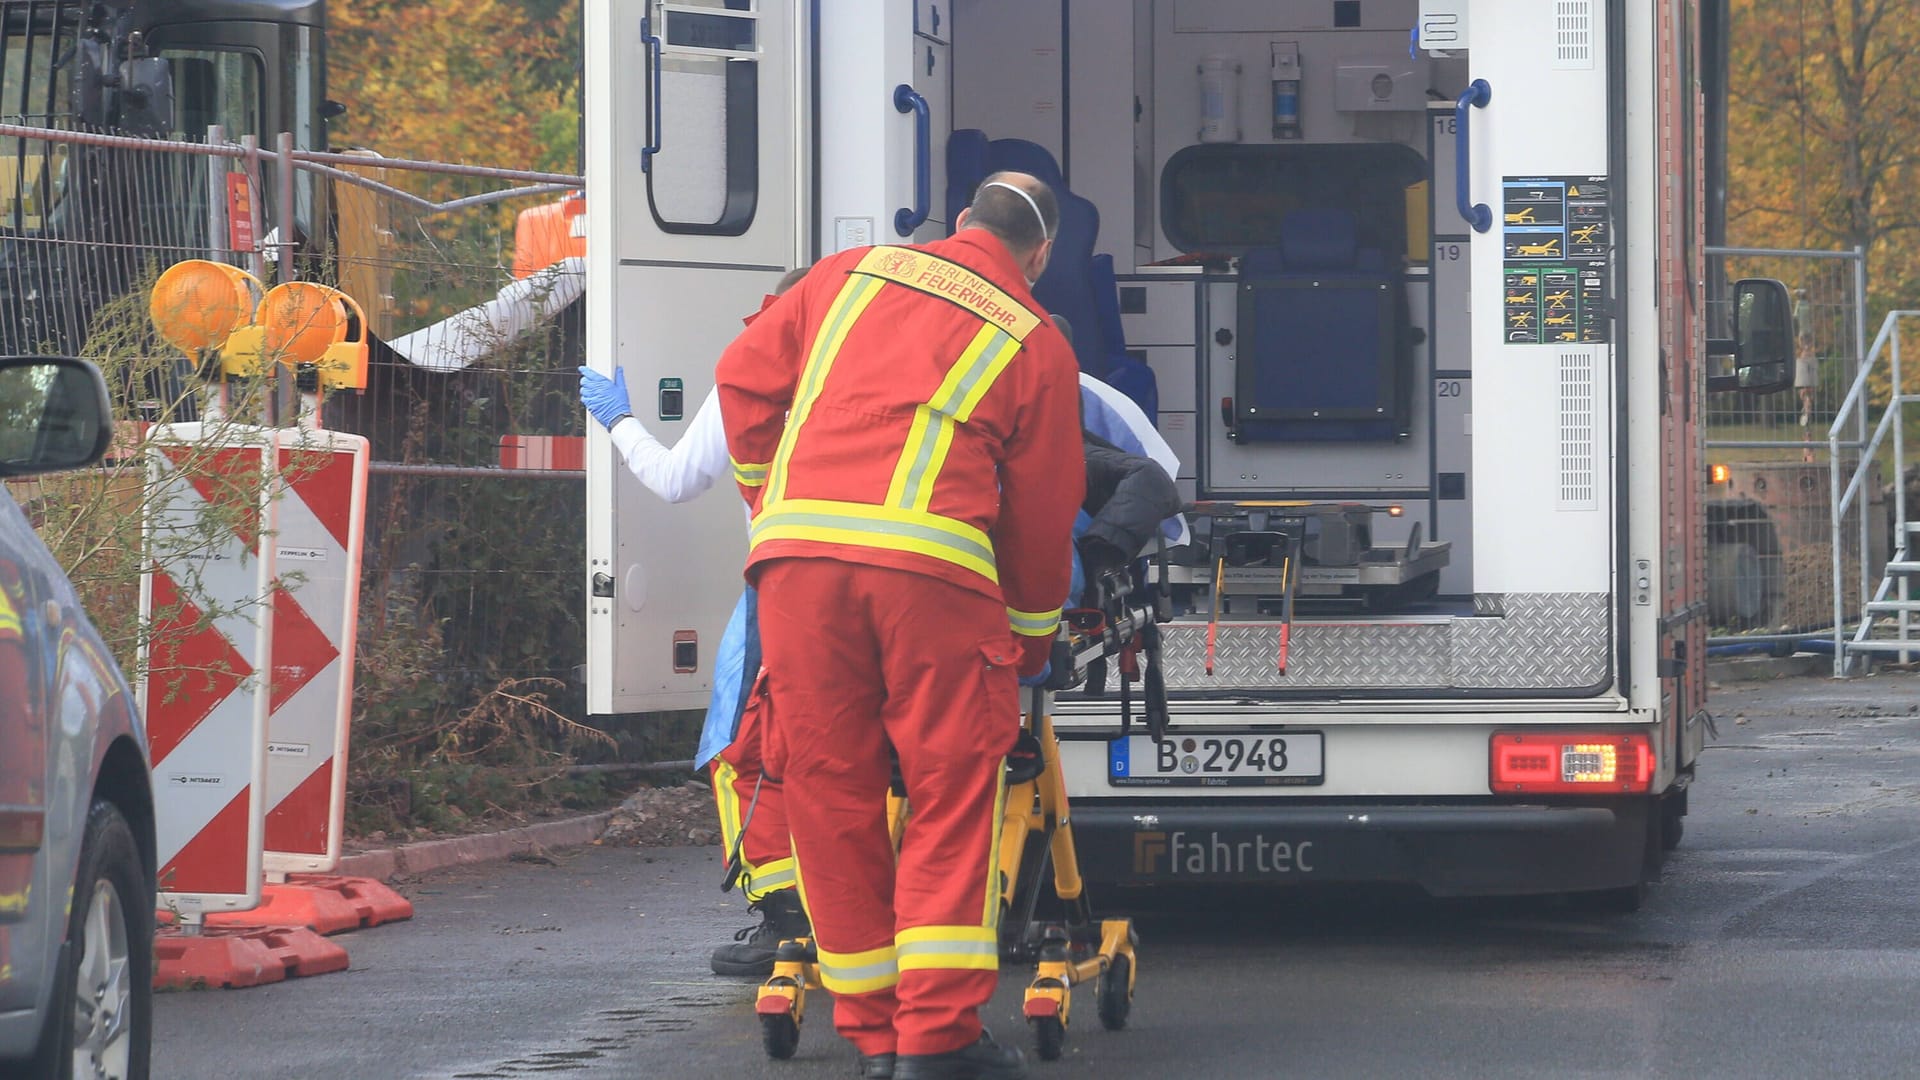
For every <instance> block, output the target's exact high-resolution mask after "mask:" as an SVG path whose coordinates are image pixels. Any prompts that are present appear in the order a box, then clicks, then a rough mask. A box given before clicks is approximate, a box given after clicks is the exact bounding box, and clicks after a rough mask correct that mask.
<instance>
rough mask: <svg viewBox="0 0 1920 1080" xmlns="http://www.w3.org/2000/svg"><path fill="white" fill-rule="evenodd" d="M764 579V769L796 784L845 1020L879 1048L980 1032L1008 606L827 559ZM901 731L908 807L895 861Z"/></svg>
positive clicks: (1010, 699) (793, 561)
mask: <svg viewBox="0 0 1920 1080" xmlns="http://www.w3.org/2000/svg"><path fill="white" fill-rule="evenodd" d="M757 584H758V585H759V588H760V638H761V645H762V648H763V649H764V650H765V656H766V667H767V671H768V684H769V688H770V693H769V697H770V698H771V701H772V711H773V715H772V723H771V724H770V725H769V730H770V733H771V736H772V738H771V739H770V740H769V741H770V745H769V747H768V754H767V767H768V768H769V769H771V770H772V771H773V772H775V773H776V774H777V775H779V776H780V777H781V778H782V779H784V780H786V781H787V783H788V791H787V813H788V820H789V823H790V825H791V828H792V831H793V847H794V855H795V861H796V862H797V864H798V868H799V872H800V890H801V896H802V897H803V898H804V900H805V901H806V906H807V913H808V914H809V915H810V916H811V917H812V919H813V929H814V934H815V940H816V942H817V944H818V948H819V953H820V967H821V977H822V981H823V982H825V983H826V986H827V989H829V990H831V991H832V992H833V995H834V1026H835V1027H836V1028H838V1029H839V1031H840V1033H841V1034H842V1035H844V1036H845V1037H846V1038H847V1039H848V1040H850V1041H851V1042H852V1043H853V1044H854V1045H855V1046H857V1047H858V1048H859V1049H860V1051H861V1052H862V1053H866V1054H880V1053H889V1052H893V1051H896V1050H897V1051H898V1052H900V1053H902V1054H941V1053H946V1052H947V1051H950V1050H954V1049H957V1048H959V1047H962V1046H965V1045H967V1044H969V1043H972V1042H974V1041H975V1040H976V1039H978V1038H979V1036H980V1018H979V1009H980V1006H981V1005H983V1004H985V1003H986V1001H987V999H988V998H989V997H991V996H992V994H993V990H994V985H995V984H996V983H997V982H998V971H999V966H1000V960H999V922H1000V890H999V887H998V886H999V883H998V881H997V880H995V879H996V878H997V876H998V871H997V869H996V868H995V865H994V861H995V854H996V853H995V851H994V847H995V845H996V844H997V842H998V839H999V825H1000V809H1001V806H1002V803H1003V799H1004V792H1005V783H1004V771H1005V758H1006V754H1007V752H1008V751H1009V750H1010V749H1012V747H1013V742H1014V739H1015V737H1016V736H1017V734H1018V733H1019V726H1020V717H1019V687H1018V682H1017V676H1016V674H1015V668H1014V664H1015V656H1016V653H1015V650H1014V647H1013V634H1012V631H1011V629H1010V628H1009V625H1008V621H1007V612H1006V605H1005V604H1004V603H1003V602H1002V601H1001V600H1000V599H999V598H998V597H989V596H986V595H985V594H983V593H979V592H974V591H972V590H969V589H964V588H961V587H959V586H957V585H952V584H949V583H947V582H944V581H941V580H938V579H936V578H932V577H928V576H926V575H922V574H915V573H911V572H908V571H903V570H894V569H889V568H885V567H877V566H860V565H855V564H852V563H846V562H841V561H838V560H835V559H825V558H788V559H777V560H773V561H771V562H768V563H766V564H765V565H763V566H762V567H761V568H760V571H759V577H758V582H757ZM889 745H891V746H892V747H893V749H894V751H895V752H896V753H897V754H898V756H899V759H900V770H901V775H902V777H903V778H904V780H905V781H906V788H907V802H908V805H909V806H910V807H911V811H910V816H909V817H908V819H907V828H906V835H905V836H904V838H903V839H902V841H901V847H900V853H899V858H898V865H897V866H896V863H895V856H894V851H893V844H892V842H891V840H890V839H889V836H888V833H887V820H886V795H887V784H888V781H889V778H890V775H891V766H890V762H889V760H888V753H887V750H888V746H889Z"/></svg>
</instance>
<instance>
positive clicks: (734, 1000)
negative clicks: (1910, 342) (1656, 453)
mask: <svg viewBox="0 0 1920 1080" xmlns="http://www.w3.org/2000/svg"><path fill="white" fill-rule="evenodd" d="M1714 709H1715V712H1716V713H1717V714H1718V715H1719V716H1720V739H1719V741H1718V742H1717V743H1716V744H1714V745H1713V746H1712V747H1711V748H1710V749H1709V751H1708V753H1707V755H1706V758H1705V759H1704V761H1703V763H1702V767H1701V770H1700V779H1699V782H1698V783H1697V784H1696V786H1695V789H1694V796H1693V813H1692V815H1691V816H1690V817H1689V818H1688V822H1687V835H1686V840H1685V842H1684V843H1683V844H1682V846H1681V848H1680V850H1679V851H1678V852H1676V853H1675V854H1674V856H1673V857H1672V858H1671V859H1670V860H1669V862H1668V863H1667V867H1666V870H1665V872H1664V875H1663V877H1662V880H1661V881H1660V883H1659V884H1658V885H1657V886H1656V887H1655V888H1654V889H1653V891H1652V894H1651V896H1650V898H1649V900H1648V902H1647V905H1646V907H1645V908H1644V909H1643V910H1642V911H1641V912H1640V913H1639V914H1638V915H1633V916H1594V915H1588V914H1583V913H1580V912H1578V911H1576V910H1573V909H1571V908H1569V907H1567V906H1565V905H1564V904H1561V903H1559V902H1556V901H1525V902H1515V901H1506V902H1499V903H1487V902H1473V903H1467V902H1457V903H1437V902H1433V901H1429V900H1425V899H1421V898H1418V897H1412V898H1409V897H1401V896H1383V895H1379V894H1359V895H1351V894H1349V895H1341V896H1337V897H1330V896H1319V897H1313V898H1306V899H1299V898H1295V899H1285V898H1282V899H1279V900H1276V899H1275V897H1274V895H1273V894H1266V895H1260V896H1253V897H1248V896H1238V897H1236V896H1232V895H1224V896H1223V895H1205V894H1199V895H1196V894H1183V895H1178V896H1169V897H1162V898H1160V902H1159V906H1160V908H1161V910H1157V911H1148V912H1146V913H1144V914H1142V916H1141V934H1142V937H1143V944H1142V949H1141V957H1142V961H1141V973H1140V990H1139V994H1138V997H1137V999H1136V1001H1135V1005H1134V1011H1133V1023H1132V1025H1131V1027H1130V1028H1129V1029H1128V1030H1127V1031H1125V1032H1121V1033H1111V1034H1110V1033H1107V1032H1104V1031H1102V1030H1100V1028H1099V1026H1098V1024H1097V1023H1096V1022H1094V1019H1093V1017H1092V1015H1091V1013H1092V1009H1091V1005H1092V1002H1091V999H1090V998H1088V999H1084V1000H1083V1001H1082V1002H1080V1003H1081V1004H1082V1005H1083V1006H1084V1007H1085V1008H1086V1012H1085V1013H1082V1014H1077V1015H1079V1017H1080V1023H1078V1024H1076V1026H1075V1029H1074V1031H1073V1032H1072V1033H1071V1034H1070V1036H1069V1038H1068V1045H1067V1053H1066V1056H1065V1058H1064V1059H1063V1060H1061V1061H1059V1062H1055V1063H1051V1064H1041V1063H1034V1064H1033V1065H1032V1067H1031V1068H1030V1072H1031V1074H1032V1075H1033V1076H1034V1077H1036V1078H1045V1077H1050V1076H1058V1077H1062V1078H1068V1077H1102V1078H1108V1077H1111V1078H1134V1077H1215V1076H1221V1077H1228V1076H1232V1077H1268V1076H1310V1077H1348V1076H1351V1077H1426V1076H1460V1077H1537V1076H1555V1077H1576V1076H1577V1077H1602V1076H1605V1077H1615V1076H1620V1077H1624V1076H1658V1077H1683V1076H1684V1077H1718V1076H1726V1077H1775V1076H1778V1077H1802V1076H1875V1077H1880V1076H1889V1077H1890V1076H1910V1075H1920V678H1915V677H1913V676H1899V675H1888V676H1881V677H1878V678H1874V679H1869V680H1857V681H1855V682H1852V683H1845V684H1836V683H1832V682H1829V681H1826V680H1819V679H1800V680H1792V681H1787V682H1779V683H1769V684H1759V685H1742V684H1730V685H1728V686H1726V687H1724V688H1722V689H1721V690H1719V691H1717V692H1716V696H1715V700H1714ZM557 858H558V865H540V864H528V863H507V864H498V865H494V866H488V867H483V868H479V869H469V870H463V871H459V872H457V873H453V874H449V875H445V876H440V877H437V878H434V879H431V880H426V881H422V882H419V883H417V884H415V885H413V886H411V887H409V889H408V890H407V891H408V892H409V893H410V894H411V895H412V896H413V898H414V901H415V904H416V907H417V914H416V916H415V918H414V919H413V920H412V921H411V922H409V923H402V924H398V925H394V926H390V927H382V928H377V929H374V930H368V931H361V932H358V933H355V934H351V935H348V936H346V937H345V938H342V939H341V940H342V941H343V943H344V944H345V945H346V946H347V948H348V950H349V952H350V953H351V955H352V959H353V967H352V969H351V970H350V971H348V972H344V973H341V974H334V975H327V976H322V977H319V978H312V979H301V980H294V981H291V982H287V983H284V984H281V985H277V986H270V987H263V988H259V989H254V990H245V991H222V992H212V993H197V994H171V995H165V996H163V997H162V998H161V999H160V1000H159V1002H158V1005H157V1008H156V1029H157V1034H156V1046H155V1050H154V1064H155V1073H154V1075H155V1076H156V1077H159V1078H164V1080H174V1078H201V1077H302V1078H305V1077H355V1078H360V1080H385V1078H393V1080H400V1078H415V1077H433V1078H448V1077H459V1078H476V1080H477V1078H486V1080H496V1078H509V1077H523V1076H535V1075H550V1076H556V1077H562V1078H578V1080H597V1078H602V1077H728V1078H734V1077H778V1078H782V1080H786V1078H791V1080H812V1078H817V1077H847V1076H851V1075H852V1069H853V1052H852V1050H851V1048H849V1047H847V1046H846V1045H845V1044H843V1043H841V1042H840V1041H839V1040H838V1039H837V1038H835V1037H834V1036H833V1035H832V1032H831V1025H830V1022H829V1019H828V1016H827V1013H826V1011H825V1009H824V1008H819V1011H817V1012H815V1011H811V1010H810V1012H809V1017H808V1022H807V1025H806V1031H805V1032H804V1034H803V1037H802V1041H801V1047H800V1052H799V1055H798V1056H797V1057H796V1059H795V1060H793V1061H790V1062H784V1063H774V1062H769V1061H767V1060H766V1058H765V1057H764V1055H763V1054H762V1051H761V1048H760V1037H759V1028H758V1025H757V1022H756V1020H755V1018H754V1016H753V1013H752V1008H751V1002H752V998H753V988H752V984H751V983H750V982H732V981H727V980H721V979H716V978H714V977H713V976H711V975H710V974H708V973H707V970H706V953H707V951H708V950H709V949H710V948H711V947H712V946H713V945H714V944H716V943H718V941H720V940H723V939H724V938H725V937H726V936H727V934H728V933H729V932H730V931H731V930H733V929H735V928H737V927H739V926H742V925H745V923H746V922H747V919H746V918H745V917H743V915H742V913H741V910H740V905H739V901H738V900H737V899H736V898H730V897H723V896H721V895H720V894H719V893H718V891H717V890H716V888H715V887H714V880H715V878H716V877H717V863H716V860H715V859H714V857H713V856H712V855H710V854H709V853H708V852H707V851H704V850H692V849H678V850H665V851H653V852H644V851H632V850H599V849H590V850H587V851H584V852H578V853H572V854H566V853H563V854H561V855H559V856H558V857H557ZM1203 910H1204V917H1201V912H1202V911H1203ZM1020 976H1021V973H1020V972H1018V971H1009V972H1008V973H1007V974H1006V975H1005V976H1004V977H1003V980H1002V985H1001V992H1000V994H999V996H998V997H997V998H996V999H995V1000H994V1002H993V1005H992V1008H991V1012H990V1014H989V1023H990V1024H991V1025H992V1026H993V1027H995V1029H996V1030H997V1031H999V1032H1000V1033H1001V1034H1002V1035H1003V1037H1005V1038H1007V1039H1009V1040H1018V1041H1019V1044H1020V1045H1022V1046H1026V1045H1027V1034H1026V1031H1025V1029H1024V1026H1023V1025H1022V1024H1021V1023H1020V1022H1019V1021H1018V1019H1017V1017H1018V1009H1019V997H1020V988H1021V986H1022V979H1021V977H1020ZM814 1002H820V1003H822V1004H823V1003H824V998H823V997H822V998H815V999H811V1001H810V1004H813V1003H814Z"/></svg>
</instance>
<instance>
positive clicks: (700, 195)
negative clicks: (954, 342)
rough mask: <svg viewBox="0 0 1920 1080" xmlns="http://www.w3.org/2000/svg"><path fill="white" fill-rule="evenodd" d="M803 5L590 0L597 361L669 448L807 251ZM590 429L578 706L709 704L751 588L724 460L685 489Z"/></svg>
mask: <svg viewBox="0 0 1920 1080" xmlns="http://www.w3.org/2000/svg"><path fill="white" fill-rule="evenodd" d="M800 10H801V8H800V5H795V4H786V3H758V4H756V3H754V2H752V0H700V2H690V3H662V2H658V0H587V2H586V11H585V30H586V92H587V102H586V118H587V146H586V149H587V170H586V175H587V189H588V191H589V192H591V193H592V201H591V206H590V209H589V210H588V212H587V215H586V216H587V307H586V318H587V363H588V364H589V365H590V366H592V367H594V368H595V369H597V370H599V371H601V372H604V373H607V374H612V372H613V370H614V368H615V366H616V365H617V366H619V367H621V368H623V369H624V370H625V371H626V379H627V386H628V388H629V390H630V392H631V394H632V398H633V401H632V404H633V412H634V415H635V416H636V417H638V418H639V419H640V420H641V421H642V422H644V423H645V424H647V426H648V427H649V428H650V429H651V430H652V431H653V432H654V434H655V435H656V436H658V437H659V439H660V440H661V441H662V442H663V443H666V444H667V445H669V446H671V445H673V444H674V443H675V442H677V441H678V440H679V439H680V438H682V437H683V436H684V434H685V432H686V430H687V427H688V424H689V422H690V421H691V420H692V419H693V417H694V415H695V413H696V412H697V411H698V410H699V408H700V405H701V403H702V402H703V401H705V400H706V397H707V395H708V392H709V391H710V390H711V388H712V386H713V369H714V364H715V362H716V361H717V360H718V359H719V357H720V353H721V352H722V350H724V349H725V347H726V345H727V343H728V342H730V341H731V340H733V338H734V336H735V335H736V334H737V333H738V332H739V331H740V327H741V323H740V320H741V319H742V318H743V317H744V316H746V315H749V314H751V313H753V312H755V311H757V310H759V307H760V301H761V297H762V296H764V295H765V294H766V293H768V292H769V291H771V290H772V288H773V286H774V283H775V282H776V281H778V280H779V278H780V275H781V274H782V273H783V272H785V271H786V270H788V269H790V268H791V267H793V266H794V265H795V264H796V261H797V260H800V259H802V258H803V257H804V254H805V251H804V247H805V239H804V238H805V237H806V236H807V234H808V230H806V229H803V228H802V227H801V223H802V222H803V221H804V220H805V218H804V216H803V215H804V212H805V208H806V207H807V206H809V205H810V203H811V198H812V195H811V192H810V191H809V190H808V188H809V183H808V180H807V177H808V176H809V175H810V172H811V169H810V164H809V156H810V153H811V144H810V135H809V131H810V128H811V123H812V118H811V115H810V110H808V109H807V108H806V107H805V104H806V103H807V102H809V101H810V100H811V97H810V95H809V93H808V92H807V88H806V82H807V79H808V77H809V73H810V70H811V62H810V60H809V57H810V54H811V45H810V42H809V40H808V27H807V24H806V23H807V20H806V19H805V17H804V16H803V15H801V14H799V12H800ZM589 428H590V429H591V430H590V431H589V433H588V439H587V568H586V571H587V577H588V607H587V704H588V711H589V712H591V713H593V714H594V715H606V714H610V713H632V712H644V711H652V710H667V709H694V708H700V707H703V706H704V705H705V704H706V701H707V695H708V691H709V689H710V686H711V679H712V673H713V667H714V659H715V652H716V649H717V647H718V645H719V641H720V634H721V631H722V629H723V628H724V627H725V625H726V619H727V615H728V613H729V612H730V611H731V609H732V607H733V604H734V601H735V598H736V597H738V595H739V593H740V585H741V581H740V570H741V567H742V566H743V564H744V563H745V559H746V520H745V513H744V510H743V508H742V505H741V502H740V498H739V495H738V493H737V489H736V488H735V487H734V485H733V481H732V479H731V477H726V476H723V477H721V478H719V479H718V480H717V481H716V482H715V484H714V486H713V488H712V490H710V491H708V492H707V493H706V494H704V495H702V496H701V497H699V498H697V499H695V500H693V501H691V502H689V503H685V504H681V505H678V506H672V505H668V504H667V503H666V502H664V501H663V500H661V499H659V498H658V497H656V496H655V495H653V494H652V493H651V492H649V491H647V490H645V489H644V488H642V487H641V486H640V484H639V482H638V481H637V480H635V479H634V477H633V476H632V475H631V474H630V473H629V472H628V471H627V470H626V468H625V466H624V464H623V463H622V462H621V461H620V459H619V457H618V455H617V454H616V453H615V451H614V448H613V445H612V442H611V440H610V439H609V438H608V436H607V433H606V432H605V431H604V430H602V429H601V428H600V427H599V426H598V425H597V424H590V425H589Z"/></svg>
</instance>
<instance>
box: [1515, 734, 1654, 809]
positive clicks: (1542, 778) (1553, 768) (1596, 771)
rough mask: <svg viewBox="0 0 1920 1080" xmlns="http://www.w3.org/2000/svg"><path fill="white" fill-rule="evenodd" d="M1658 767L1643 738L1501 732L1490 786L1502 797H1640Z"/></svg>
mask: <svg viewBox="0 0 1920 1080" xmlns="http://www.w3.org/2000/svg"><path fill="white" fill-rule="evenodd" d="M1657 764H1658V759H1657V758H1656V757H1655V755H1654V752H1653V744H1652V742H1651V741H1650V740H1649V739H1648V738H1647V737H1646V736H1645V735H1640V734H1631V735H1619V734H1599V733H1595V732H1572V733H1566V732H1557V731H1556V732H1512V731H1503V732H1499V733H1497V734H1495V735H1494V736H1493V744H1492V760H1491V762H1490V763H1489V765H1488V786H1489V787H1491V788H1492V789H1493V791H1494V792H1495V794H1500V795H1517V794H1530V795H1542V794H1571V793H1579V792H1593V793H1599V792H1608V793H1614V794H1617V793H1621V792H1644V791H1647V790H1649V789H1650V788H1651V787H1652V786H1653V774H1654V767H1655V766H1656V765H1657Z"/></svg>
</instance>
